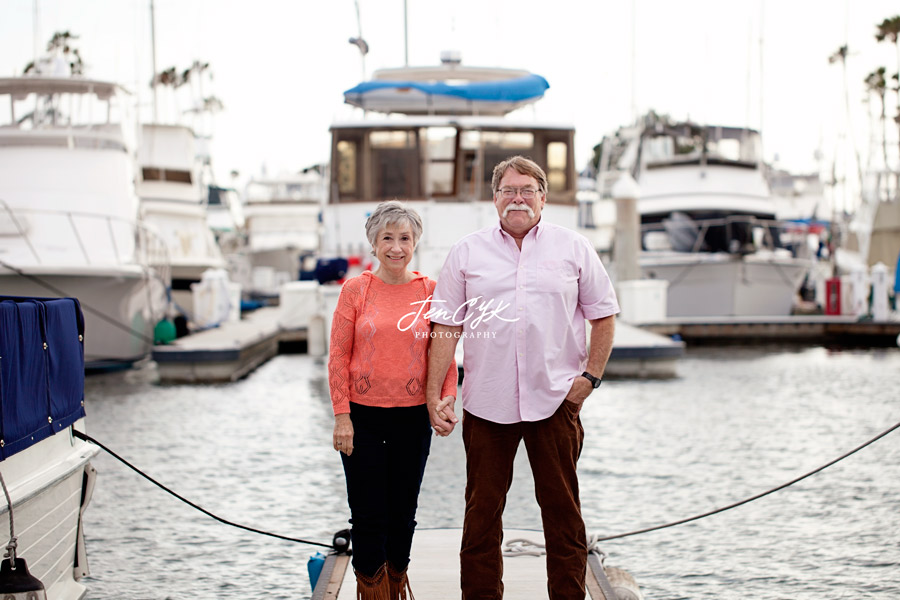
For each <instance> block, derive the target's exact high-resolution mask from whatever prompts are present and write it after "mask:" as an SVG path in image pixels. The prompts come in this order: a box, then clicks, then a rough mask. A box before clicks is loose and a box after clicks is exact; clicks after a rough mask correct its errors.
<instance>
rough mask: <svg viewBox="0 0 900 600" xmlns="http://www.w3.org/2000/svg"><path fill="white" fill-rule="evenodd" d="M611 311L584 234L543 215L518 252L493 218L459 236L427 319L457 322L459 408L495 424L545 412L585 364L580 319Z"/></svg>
mask: <svg viewBox="0 0 900 600" xmlns="http://www.w3.org/2000/svg"><path fill="white" fill-rule="evenodd" d="M618 312H619V305H618V302H617V301H616V296H615V292H614V291H613V287H612V283H611V282H610V280H609V276H608V275H607V274H606V269H604V268H603V265H602V264H601V262H600V259H599V258H598V257H597V253H596V251H595V250H594V249H593V248H592V247H591V245H590V243H589V242H588V241H587V239H585V238H584V237H583V236H581V235H579V234H577V233H575V232H573V231H571V230H569V229H566V228H564V227H560V226H558V225H554V224H552V223H545V222H543V221H541V222H539V223H538V224H537V225H536V226H535V227H533V228H532V229H531V231H529V232H528V234H527V235H526V236H525V238H524V239H523V240H522V250H521V251H519V249H518V247H517V246H516V242H515V240H514V239H513V238H512V237H511V236H510V235H509V234H507V233H506V232H504V231H503V230H502V229H501V228H500V224H499V221H498V223H497V224H496V225H493V226H491V227H487V228H485V229H482V230H480V231H476V232H475V233H472V234H469V235H467V236H466V237H464V238H462V239H461V240H460V241H459V242H457V243H456V245H454V246H453V248H452V249H451V250H450V254H449V255H448V256H447V260H446V261H445V262H444V266H443V268H442V269H441V275H440V277H439V278H438V283H437V287H436V288H435V291H434V297H433V300H432V304H431V313H432V314H431V320H432V322H434V323H441V324H444V325H462V326H463V331H462V334H461V336H462V342H463V370H464V372H465V377H464V378H463V387H462V399H463V408H465V410H467V411H468V412H470V413H472V414H473V415H476V416H478V417H481V418H483V419H487V420H489V421H493V422H495V423H518V422H520V421H539V420H541V419H546V418H547V417H549V416H551V415H552V414H553V413H554V412H555V411H556V409H557V408H559V405H560V404H561V403H562V401H563V400H564V399H565V396H566V394H567V393H568V391H569V388H571V386H572V381H573V380H574V379H575V377H577V376H578V375H580V374H581V373H582V371H584V368H585V365H586V364H587V348H586V345H587V344H586V331H585V319H600V318H603V317H608V316H610V315H614V314H616V313H618Z"/></svg>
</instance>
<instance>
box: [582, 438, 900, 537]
mask: <svg viewBox="0 0 900 600" xmlns="http://www.w3.org/2000/svg"><path fill="white" fill-rule="evenodd" d="M897 428H900V423H897V424H896V425H894V426H893V427H889V428H888V429H886V430H884V431H882V432H881V433H879V434H878V435H876V436H875V437H873V438H872V439H870V440H869V441H867V442H865V443H864V444H860V445H859V446H857V447H856V448H854V449H853V450H850V451H849V452H845V453H844V454H842V455H841V456H839V457H837V458H835V459H834V460H832V461H830V462H827V463H825V464H824V465H822V466H821V467H818V468H816V469H813V470H812V471H810V472H809V473H806V474H804V475H801V476H800V477H797V478H796V479H792V480H790V481H788V482H787V483H783V484H781V485H779V486H776V487H773V488H772V489H769V490H766V491H765V492H762V493H761V494H756V495H755V496H751V497H749V498H745V499H744V500H741V501H740V502H735V503H734V504H729V505H728V506H723V507H722V508H717V509H715V510H711V511H709V512H705V513H703V514H700V515H696V516H693V517H688V518H686V519H681V520H678V521H673V522H671V523H666V524H665V525H656V526H653V527H646V528H644V529H638V530H636V531H629V532H628V533H619V534H616V535H608V536H605V537H598V538H596V539H595V541H597V542H605V541H608V540H617V539H620V538H624V537H630V536H633V535H638V534H641V533H649V532H651V531H659V530H660V529H667V528H669V527H675V526H676V525H683V524H685V523H690V522H691V521H697V520H699V519H703V518H704V517H711V516H712V515H716V514H719V513H722V512H725V511H726V510H731V509H732V508H737V507H738V506H742V505H744V504H747V503H748V502H753V501H754V500H759V499H760V498H762V497H763V496H768V495H769V494H772V493H774V492H777V491H779V490H783V489H784V488H786V487H788V486H791V485H794V484H795V483H797V482H799V481H803V480H804V479H806V478H807V477H810V476H812V475H815V474H816V473H819V472H820V471H824V470H825V469H827V468H828V467H830V466H832V465H834V464H836V463H838V462H840V461H842V460H844V459H845V458H847V457H848V456H850V455H851V454H855V453H856V452H859V451H860V450H862V449H863V448H865V447H866V446H869V445H871V444H874V443H875V442H877V441H878V440H880V439H881V438H883V437H884V436H886V435H887V434H889V433H891V432H892V431H894V430H896V429H897Z"/></svg>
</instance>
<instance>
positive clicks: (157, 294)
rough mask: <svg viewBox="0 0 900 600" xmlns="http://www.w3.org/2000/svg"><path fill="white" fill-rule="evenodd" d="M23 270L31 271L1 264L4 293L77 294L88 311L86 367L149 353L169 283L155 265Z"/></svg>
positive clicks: (124, 361) (132, 359)
mask: <svg viewBox="0 0 900 600" xmlns="http://www.w3.org/2000/svg"><path fill="white" fill-rule="evenodd" d="M79 271H81V272H79ZM24 272H25V274H26V275H27V277H26V276H23V275H19V274H16V273H10V271H8V270H6V269H3V268H2V267H0V294H2V295H4V296H31V297H39V298H58V297H63V296H68V297H73V298H77V299H78V301H79V303H80V304H81V307H82V311H83V312H84V323H85V333H84V361H85V367H86V368H88V369H98V368H108V367H115V366H128V365H130V364H132V363H134V362H135V361H138V360H140V359H142V358H144V357H146V356H147V355H148V354H149V352H150V350H151V348H152V346H153V329H154V327H155V326H156V323H157V322H159V320H160V319H161V318H163V316H164V315H165V308H166V292H165V284H164V283H163V282H162V281H161V280H160V279H158V278H156V277H154V276H153V273H152V271H150V272H147V271H145V270H143V269H141V268H139V267H130V268H122V269H102V270H79V269H74V268H73V269H68V270H67V273H66V274H60V273H53V272H52V271H50V270H49V269H36V268H32V269H28V270H27V271H24ZM42 283H43V284H44V285H42ZM53 290H59V291H60V292H62V293H54V291H53Z"/></svg>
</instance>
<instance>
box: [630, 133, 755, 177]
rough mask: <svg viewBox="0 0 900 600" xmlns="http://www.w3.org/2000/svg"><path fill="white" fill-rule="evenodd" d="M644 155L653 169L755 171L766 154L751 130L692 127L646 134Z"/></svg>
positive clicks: (647, 163)
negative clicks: (741, 168) (713, 167)
mask: <svg viewBox="0 0 900 600" xmlns="http://www.w3.org/2000/svg"><path fill="white" fill-rule="evenodd" d="M641 151H642V153H643V161H644V164H646V165H647V167H650V168H653V167H660V166H666V165H676V164H698V163H700V162H705V163H707V164H731V165H737V166H746V167H754V168H755V167H757V166H758V165H759V163H760V160H761V153H762V152H761V142H760V136H759V133H758V132H756V131H753V130H751V129H743V128H738V127H707V128H700V127H696V126H689V125H685V126H679V127H671V128H665V129H664V130H662V131H652V132H650V133H649V134H645V137H644V141H643V146H642V150H641Z"/></svg>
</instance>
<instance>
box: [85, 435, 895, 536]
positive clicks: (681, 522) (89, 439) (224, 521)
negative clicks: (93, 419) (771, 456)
mask: <svg viewBox="0 0 900 600" xmlns="http://www.w3.org/2000/svg"><path fill="white" fill-rule="evenodd" d="M898 428H900V422H898V423H896V424H895V425H893V426H892V427H889V428H888V429H886V430H884V431H882V432H881V433H879V434H878V435H876V436H875V437H873V438H872V439H870V440H868V441H867V442H865V443H863V444H860V445H859V446H857V447H856V448H854V449H853V450H850V451H849V452H845V453H844V454H842V455H840V456H839V457H837V458H835V459H834V460H832V461H829V462H827V463H825V464H824V465H822V466H821V467H817V468H815V469H813V470H812V471H809V472H808V473H805V474H803V475H801V476H800V477H796V478H794V479H792V480H790V481H788V482H787V483H783V484H781V485H779V486H776V487H773V488H771V489H768V490H766V491H765V492H762V493H760V494H756V495H755V496H750V497H749V498H745V499H744V500H741V501H739V502H735V503H733V504H729V505H728V506H723V507H721V508H717V509H715V510H711V511H709V512H705V513H703V514H699V515H695V516H693V517H688V518H686V519H680V520H678V521H673V522H671V523H666V524H664V525H655V526H653V527H646V528H644V529H638V530H635V531H629V532H628V533H619V534H616V535H608V536H593V537H592V538H591V539H592V541H593V542H594V543H597V542H606V541H609V540H617V539H621V538H625V537H631V536H634V535H639V534H642V533H650V532H652V531H659V530H660V529H667V528H669V527H675V526H676V525H684V524H685V523H690V522H692V521H697V520H700V519H703V518H705V517H711V516H713V515H716V514H719V513H722V512H725V511H727V510H731V509H732V508H737V507H738V506H742V505H744V504H747V503H749V502H753V501H754V500H759V499H760V498H762V497H764V496H768V495H769V494H773V493H775V492H777V491H780V490H783V489H784V488H786V487H789V486H792V485H794V484H795V483H798V482H800V481H803V480H804V479H806V478H807V477H811V476H812V475H815V474H816V473H819V472H821V471H824V470H825V469H827V468H828V467H831V466H832V465H834V464H837V463H838V462H840V461H842V460H844V459H845V458H847V457H849V456H851V455H853V454H855V453H857V452H859V451H860V450H862V449H863V448H865V447H867V446H870V445H872V444H874V443H875V442H877V441H878V440H880V439H881V438H883V437H885V436H886V435H888V434H889V433H891V432H893V431H895V430H897V429H898ZM72 433H73V435H74V436H75V437H77V438H78V439H80V440H84V441H86V442H90V443H92V444H96V445H97V446H99V447H100V448H102V449H103V450H105V451H106V452H107V453H108V454H109V455H110V456H112V457H113V458H115V459H116V460H118V461H119V462H121V463H122V464H124V465H125V466H127V467H128V468H129V469H131V470H132V471H134V472H135V473H137V474H138V475H140V476H141V477H143V478H144V479H146V480H147V481H149V482H150V483H152V484H154V485H155V486H157V487H159V488H160V489H162V490H163V491H165V492H167V493H169V494H171V495H172V496H174V497H176V498H178V499H179V500H181V501H182V502H184V503H185V504H187V505H188V506H191V507H192V508H195V509H197V510H199V511H200V512H202V513H203V514H205V515H207V516H208V517H211V518H213V519H215V520H216V521H218V522H219V523H222V524H224V525H230V526H232V527H237V528H238V529H243V530H245V531H249V532H251V533H258V534H260V535H266V536H269V537H273V538H278V539H280V540H285V541H288V542H296V543H299V544H310V545H313V546H321V547H323V548H332V549H335V545H334V544H325V543H322V542H313V541H310V540H304V539H301V538H294V537H289V536H285V535H281V534H278V533H272V532H269V531H264V530H262V529H256V528H254V527H248V526H247V525H241V524H240V523H235V522H233V521H229V520H227V519H223V518H222V517H219V516H217V515H215V514H213V513H211V512H210V511H208V510H206V509H205V508H203V507H202V506H199V505H197V504H195V503H193V502H191V501H190V500H188V499H187V498H185V497H184V496H181V495H180V494H178V493H177V492H174V491H172V490H171V489H169V488H167V487H166V486H164V485H163V484H161V483H159V482H158V481H156V480H155V479H153V478H152V477H150V476H149V475H147V474H146V473H144V472H143V471H141V470H140V469H138V468H137V467H135V466H134V465H132V464H131V463H130V462H128V461H127V460H125V459H124V458H122V457H121V456H119V455H118V454H116V453H115V452H113V451H112V450H110V449H109V448H107V447H106V446H104V445H103V444H101V443H100V442H98V441H97V440H95V439H94V438H92V437H91V436H89V435H87V434H86V433H82V432H81V431H78V430H76V429H75V428H73V429H72Z"/></svg>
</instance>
